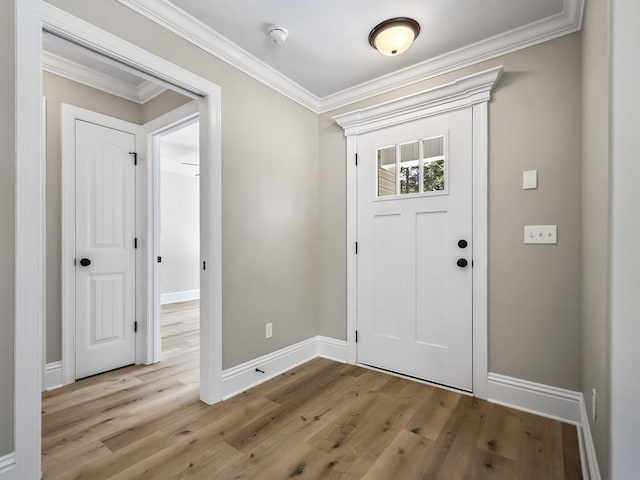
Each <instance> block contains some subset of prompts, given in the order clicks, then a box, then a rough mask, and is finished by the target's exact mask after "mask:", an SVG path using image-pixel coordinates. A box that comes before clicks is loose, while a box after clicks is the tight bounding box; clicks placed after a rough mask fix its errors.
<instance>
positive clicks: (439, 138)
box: [357, 109, 473, 390]
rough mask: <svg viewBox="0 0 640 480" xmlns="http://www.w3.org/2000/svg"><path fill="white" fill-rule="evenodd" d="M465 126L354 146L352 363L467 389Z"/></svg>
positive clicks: (444, 125)
mask: <svg viewBox="0 0 640 480" xmlns="http://www.w3.org/2000/svg"><path fill="white" fill-rule="evenodd" d="M471 126H472V117H471V110H470V109H467V110H461V111H457V112H453V113H448V114H444V115H440V116H437V117H431V118H427V119H423V120H418V121H414V122H411V123H407V124H403V125H399V126H395V127H391V128H387V129H385V130H382V131H378V132H373V133H369V134H365V135H362V136H360V137H359V138H358V158H359V159H362V160H361V161H360V162H359V166H358V257H357V263H358V361H359V362H360V363H364V364H368V365H372V366H376V367H380V368H384V369H388V370H392V371H395V372H399V373H403V374H407V375H411V376H414V377H418V378H422V379H426V380H430V381H434V382H438V383H443V384H447V385H451V386H454V387H457V388H461V389H465V390H471V388H472V364H471V360H472V290H471V286H472V274H471V260H472V241H471V240H472V203H471V202H472V193H473V192H472V130H471ZM460 239H465V240H467V242H468V243H469V245H468V246H467V247H466V248H465V249H461V248H459V247H458V245H457V242H458V240H460ZM459 258H464V259H466V260H467V261H468V266H466V267H459V266H458V265H457V264H456V262H457V260H458V259H459Z"/></svg>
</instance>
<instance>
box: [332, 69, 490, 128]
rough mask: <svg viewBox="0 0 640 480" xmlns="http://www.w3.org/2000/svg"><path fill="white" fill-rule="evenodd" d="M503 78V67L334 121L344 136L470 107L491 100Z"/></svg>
mask: <svg viewBox="0 0 640 480" xmlns="http://www.w3.org/2000/svg"><path fill="white" fill-rule="evenodd" d="M501 75H502V66H499V67H494V68H491V69H489V70H484V71H482V72H478V73H474V74H472V75H468V76H466V77H462V78H458V79H457V80H454V81H453V82H450V83H447V84H445V85H441V86H439V87H435V88H430V89H429V90H424V91H422V92H419V93H414V94H412V95H407V96H406V97H402V98H398V99H395V100H391V101H389V102H385V103H381V104H379V105H375V106H373V107H368V108H363V109H360V110H354V111H353V112H348V113H343V114H341V115H337V116H335V117H333V119H334V120H335V121H336V123H338V125H340V126H341V127H342V128H343V129H344V134H345V136H350V135H360V134H363V133H368V132H372V131H374V130H379V129H381V128H387V127H390V126H393V125H397V124H399V123H404V122H409V121H412V120H417V119H419V118H424V117H428V116H431V115H436V114H440V113H444V112H448V111H452V110H458V109H460V108H465V107H470V106H473V105H475V104H478V103H482V102H488V101H489V99H490V98H491V90H492V89H493V86H494V85H495V84H496V82H497V81H498V80H499V79H500V76H501Z"/></svg>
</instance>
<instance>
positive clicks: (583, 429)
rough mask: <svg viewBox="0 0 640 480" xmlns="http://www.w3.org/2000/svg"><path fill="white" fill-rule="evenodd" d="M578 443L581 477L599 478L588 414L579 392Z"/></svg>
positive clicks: (596, 479) (598, 479)
mask: <svg viewBox="0 0 640 480" xmlns="http://www.w3.org/2000/svg"><path fill="white" fill-rule="evenodd" d="M578 440H579V443H580V458H581V460H582V472H583V477H584V478H585V479H587V480H600V478H601V476H600V467H599V466H598V459H597V457H596V448H595V446H594V444H593V437H592V436H591V427H590V425H589V416H588V414H587V408H586V404H585V401H584V395H583V394H582V393H581V394H580V427H579V429H578Z"/></svg>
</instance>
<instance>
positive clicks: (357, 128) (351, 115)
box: [334, 66, 502, 399]
mask: <svg viewBox="0 0 640 480" xmlns="http://www.w3.org/2000/svg"><path fill="white" fill-rule="evenodd" d="M501 74H502V67H501V66H497V67H493V68H491V69H488V70H484V71H481V72H477V73H474V74H471V75H469V76H466V77H463V78H459V79H457V80H454V81H452V82H450V83H447V84H444V85H441V86H438V87H435V88H431V89H428V90H425V91H422V92H418V93H416V94H412V95H408V96H406V97H402V98H399V99H396V100H392V101H389V102H385V103H382V104H379V105H375V106H372V107H368V108H364V109H360V110H355V111H352V112H347V113H344V114H340V115H338V116H336V117H334V120H335V121H336V122H337V123H338V125H340V126H341V127H342V128H343V129H344V134H345V137H346V144H347V162H346V176H347V179H346V180H347V182H346V183H347V243H346V249H347V359H348V362H349V363H351V364H355V363H357V358H356V353H357V345H356V328H357V323H358V311H357V290H358V289H357V255H356V254H355V249H354V245H355V242H356V240H357V238H358V231H357V168H358V167H357V166H356V161H357V160H356V153H357V151H358V138H359V136H360V135H363V134H365V133H368V132H373V131H376V130H381V129H384V128H387V127H391V126H394V125H399V124H402V123H405V122H410V121H413V120H418V119H420V118H426V117H431V116H434V115H438V114H442V113H445V112H451V111H454V110H459V109H462V108H467V107H471V109H472V128H473V147H472V149H473V159H472V161H473V168H472V170H473V238H472V242H470V243H471V244H472V245H473V263H474V266H473V269H472V277H473V280H472V283H473V300H472V302H473V395H474V396H476V397H479V398H483V399H486V398H487V394H488V382H487V374H488V332H487V303H488V302H487V273H488V268H487V264H488V231H487V230H488V228H487V227H488V224H487V220H488V218H487V208H488V189H487V181H488V175H487V169H488V104H489V100H490V99H491V91H492V89H493V87H494V85H495V84H496V83H497V81H498V80H499V78H500V76H501Z"/></svg>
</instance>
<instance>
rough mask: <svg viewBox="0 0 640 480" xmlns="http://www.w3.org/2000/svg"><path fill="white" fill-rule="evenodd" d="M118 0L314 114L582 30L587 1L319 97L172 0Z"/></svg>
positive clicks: (570, 2)
mask: <svg viewBox="0 0 640 480" xmlns="http://www.w3.org/2000/svg"><path fill="white" fill-rule="evenodd" d="M118 1H119V2H120V3H121V4H123V5H125V6H127V7H129V8H130V9H132V10H134V11H135V12H137V13H139V14H141V15H143V16H145V17H147V18H148V19H150V20H152V21H154V22H156V23H158V24H160V25H162V26H163V27H165V28H167V29H168V30H170V31H172V32H173V33H175V34H177V35H179V36H180V37H182V38H184V39H186V40H188V41H189V42H191V43H193V44H194V45H196V46H198V47H200V48H202V49H203V50H205V51H207V52H209V53H210V54H212V55H214V56H215V57H217V58H219V59H221V60H223V61H224V62H226V63H228V64H230V65H232V66H233V67H235V68H237V69H238V70H240V71H242V72H244V73H246V74H247V75H249V76H251V77H253V78H255V79H256V80H258V81H260V82H262V83H264V84H265V85H267V86H269V87H271V88H273V89H274V90H276V91H278V92H280V93H281V94H283V95H285V96H286V97H288V98H290V99H292V100H294V101H296V102H298V103H299V104H300V105H303V106H304V107H306V108H308V109H310V110H312V111H313V112H315V113H325V112H328V111H331V110H334V109H337V108H340V107H344V106H346V105H349V104H352V103H355V102H359V101H362V100H366V99H368V98H371V97H374V96H376V95H380V94H383V93H386V92H390V91H392V90H396V89H398V88H402V87H406V86H408V85H412V84H414V83H417V82H420V81H423V80H427V79H429V78H433V77H437V76H439V75H443V74H446V73H449V72H453V71H455V70H459V69H461V68H464V67H468V66H471V65H475V64H478V63H480V62H484V61H487V60H491V59H493V58H496V57H499V56H501V55H505V54H508V53H512V52H515V51H517V50H521V49H523V48H527V47H530V46H533V45H537V44H539V43H542V42H546V41H548V40H553V39H554V38H558V37H561V36H563V35H568V34H570V33H574V32H577V31H579V30H580V29H581V28H582V17H583V11H584V0H564V8H563V10H562V12H560V13H558V14H556V15H553V16H551V17H547V18H545V19H542V20H539V21H537V22H533V23H530V24H528V25H524V26H522V27H518V28H515V29H513V30H510V31H508V32H505V33H501V34H499V35H495V36H493V37H490V38H488V39H485V40H482V41H479V42H476V43H474V44H471V45H467V46H465V47H462V48H459V49H457V50H454V51H451V52H448V53H446V54H443V55H440V56H438V57H434V58H431V59H429V60H425V61H424V62H420V63H417V64H415V65H411V66H409V67H406V68H404V69H401V70H398V71H396V72H393V73H390V74H388V75H384V76H381V77H378V78H375V79H373V80H370V81H368V82H364V83H361V84H359V85H356V86H353V87H350V88H347V89H345V90H341V91H339V92H336V93H334V94H331V95H327V96H325V97H322V98H320V97H318V96H316V95H314V94H313V93H311V92H309V91H308V90H306V89H305V88H303V87H302V86H300V85H298V84H297V83H295V82H294V81H293V80H291V79H289V78H288V77H286V76H284V75H283V74H281V73H280V72H278V71H277V70H275V69H274V68H272V67H271V66H269V65H267V64H266V63H264V62H263V61H262V60H259V59H258V58H256V57H254V56H253V55H251V54H250V53H249V52H247V51H246V50H244V49H242V48H240V47H239V46H238V45H236V44H235V43H233V42H231V41H230V40H229V39H227V38H226V37H224V36H222V35H220V34H219V33H218V32H216V31H215V30H213V29H212V28H210V27H208V26H206V25H204V24H203V23H202V22H200V21H199V20H197V19H195V18H194V17H192V16H191V15H189V14H188V13H186V12H184V11H183V10H181V9H180V8H178V7H176V6H175V5H173V4H172V3H171V2H170V1H168V0H118Z"/></svg>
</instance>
